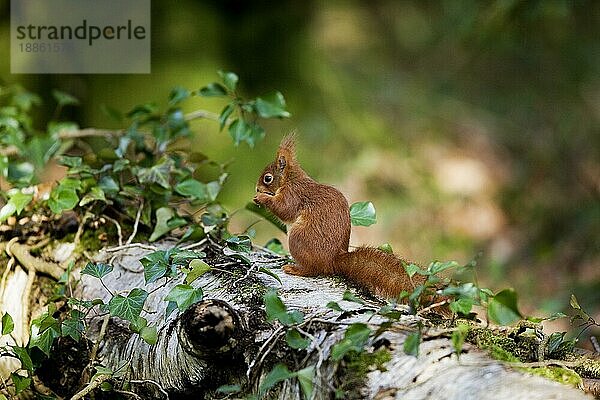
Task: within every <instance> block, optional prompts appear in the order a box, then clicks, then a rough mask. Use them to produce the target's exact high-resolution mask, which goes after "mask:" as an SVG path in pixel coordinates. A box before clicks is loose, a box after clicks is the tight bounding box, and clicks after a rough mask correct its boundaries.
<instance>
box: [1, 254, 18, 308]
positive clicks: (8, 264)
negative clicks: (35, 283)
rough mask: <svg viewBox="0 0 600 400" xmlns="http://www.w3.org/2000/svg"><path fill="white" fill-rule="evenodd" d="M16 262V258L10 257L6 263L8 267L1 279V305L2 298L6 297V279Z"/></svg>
mask: <svg viewBox="0 0 600 400" xmlns="http://www.w3.org/2000/svg"><path fill="white" fill-rule="evenodd" d="M14 263H15V258H14V257H10V258H9V259H8V262H7V263H6V269H5V270H4V272H3V273H2V280H0V306H1V305H2V299H3V298H4V289H6V279H7V278H8V274H9V273H10V271H12V266H13V264H14Z"/></svg>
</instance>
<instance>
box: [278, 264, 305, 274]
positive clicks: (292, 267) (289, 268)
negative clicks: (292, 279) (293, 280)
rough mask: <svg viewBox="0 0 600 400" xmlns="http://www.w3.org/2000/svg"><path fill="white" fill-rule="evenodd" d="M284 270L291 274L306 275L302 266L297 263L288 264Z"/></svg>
mask: <svg viewBox="0 0 600 400" xmlns="http://www.w3.org/2000/svg"><path fill="white" fill-rule="evenodd" d="M281 270H282V271H283V272H285V273H286V274H290V275H304V274H303V273H302V268H300V267H298V266H297V265H296V264H287V265H284V266H283V268H281Z"/></svg>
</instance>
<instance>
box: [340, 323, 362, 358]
mask: <svg viewBox="0 0 600 400" xmlns="http://www.w3.org/2000/svg"><path fill="white" fill-rule="evenodd" d="M370 334H371V329H370V328H369V327H368V326H367V325H366V324H363V323H355V324H352V325H350V326H349V327H348V329H346V332H344V338H343V339H342V340H340V341H339V342H338V343H336V344H335V345H334V346H333V347H332V348H331V358H332V359H333V360H334V361H339V360H341V359H342V358H344V356H345V355H346V354H347V353H348V352H350V351H356V352H360V351H362V349H363V347H364V346H365V344H367V341H368V340H369V335H370Z"/></svg>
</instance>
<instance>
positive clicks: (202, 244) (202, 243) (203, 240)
mask: <svg viewBox="0 0 600 400" xmlns="http://www.w3.org/2000/svg"><path fill="white" fill-rule="evenodd" d="M207 241H208V240H207V239H206V238H204V239H202V240H200V241H198V242H196V243H192V244H188V245H187V246H183V247H182V248H181V250H190V249H193V248H196V247H200V246H204V245H205V244H206V242H207Z"/></svg>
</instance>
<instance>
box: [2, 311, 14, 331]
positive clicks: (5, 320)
mask: <svg viewBox="0 0 600 400" xmlns="http://www.w3.org/2000/svg"><path fill="white" fill-rule="evenodd" d="M14 329H15V323H14V321H13V319H12V317H11V316H10V314H9V313H7V312H5V313H4V315H3V316H2V334H3V335H8V334H9V333H12V331H13V330H14Z"/></svg>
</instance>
